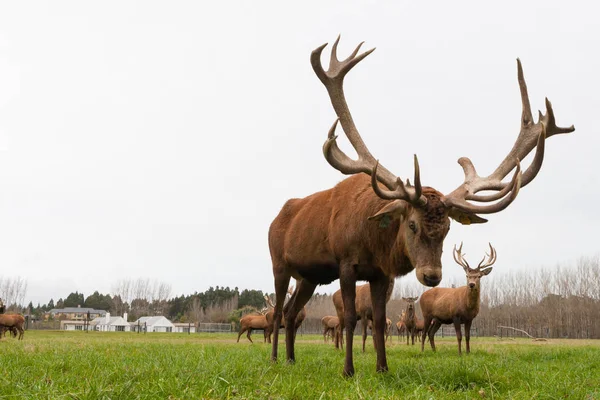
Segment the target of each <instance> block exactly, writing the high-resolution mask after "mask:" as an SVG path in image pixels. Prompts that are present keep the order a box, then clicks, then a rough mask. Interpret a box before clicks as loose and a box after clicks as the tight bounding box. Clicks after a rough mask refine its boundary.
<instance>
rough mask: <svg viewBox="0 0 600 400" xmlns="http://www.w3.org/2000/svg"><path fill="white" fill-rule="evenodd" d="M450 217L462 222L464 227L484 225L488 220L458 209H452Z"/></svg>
mask: <svg viewBox="0 0 600 400" xmlns="http://www.w3.org/2000/svg"><path fill="white" fill-rule="evenodd" d="M448 216H449V217H450V218H452V219H453V220H455V221H456V222H460V223H461V224H463V225H471V224H484V223H486V222H487V221H488V220H487V219H485V218H481V217H480V216H479V215H477V214H473V213H470V212H467V211H462V210H459V209H458V208H456V207H452V208H450V212H449V213H448Z"/></svg>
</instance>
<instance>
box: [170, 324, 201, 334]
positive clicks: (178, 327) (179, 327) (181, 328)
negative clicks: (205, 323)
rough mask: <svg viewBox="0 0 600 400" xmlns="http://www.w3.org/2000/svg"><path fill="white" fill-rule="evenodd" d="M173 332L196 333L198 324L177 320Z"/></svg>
mask: <svg viewBox="0 0 600 400" xmlns="http://www.w3.org/2000/svg"><path fill="white" fill-rule="evenodd" d="M173 325H174V328H173V332H178V333H196V325H195V324H193V323H187V322H175V323H173Z"/></svg>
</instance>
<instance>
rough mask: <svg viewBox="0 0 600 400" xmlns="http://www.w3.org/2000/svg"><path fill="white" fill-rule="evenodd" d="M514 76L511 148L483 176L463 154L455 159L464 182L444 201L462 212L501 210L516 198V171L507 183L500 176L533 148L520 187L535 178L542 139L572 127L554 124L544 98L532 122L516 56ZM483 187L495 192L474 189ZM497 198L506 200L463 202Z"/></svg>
mask: <svg viewBox="0 0 600 400" xmlns="http://www.w3.org/2000/svg"><path fill="white" fill-rule="evenodd" d="M517 76H518V82H519V90H520V93H521V103H522V114H521V130H520V133H519V135H518V137H517V140H516V142H515V144H514V145H513V148H512V150H511V151H510V152H509V153H508V155H507V156H506V157H505V158H504V160H503V161H502V162H501V163H500V165H499V166H498V168H496V170H495V171H494V172H493V173H492V174H491V175H489V176H488V177H485V178H482V177H480V176H478V175H477V172H476V170H475V167H474V165H473V163H472V162H471V160H469V159H468V158H466V157H463V158H461V159H459V160H458V162H459V164H460V165H461V166H462V167H463V170H464V173H465V181H464V183H463V184H461V185H460V186H459V187H458V188H457V189H455V190H454V191H453V192H451V193H450V194H449V195H447V196H445V198H444V202H445V203H446V204H447V205H449V206H456V207H458V208H460V209H462V210H463V211H467V212H474V213H488V214H489V213H495V212H498V211H501V210H502V209H504V208H505V207H507V206H508V205H509V204H510V203H511V202H512V200H514V198H515V197H516V193H515V192H514V190H515V185H514V183H515V180H516V179H517V178H518V177H517V175H518V174H517V173H516V172H515V175H514V176H513V180H512V181H511V182H502V179H504V178H505V177H506V176H507V175H508V173H510V171H511V170H513V169H514V168H515V167H516V168H517V170H518V169H519V160H523V159H524V158H525V157H526V156H527V155H528V154H529V153H530V152H531V150H533V148H534V147H535V149H536V152H535V156H534V158H533V161H532V163H531V165H530V166H529V167H528V168H527V169H526V170H525V171H524V172H523V174H522V178H521V184H520V187H524V186H526V185H527V184H529V183H530V182H531V181H532V180H533V179H534V178H535V177H536V175H537V174H538V172H539V171H540V169H541V167H542V163H543V160H544V151H545V140H546V138H548V137H550V136H552V135H555V134H560V133H569V132H573V131H574V130H575V127H574V126H570V127H568V128H561V127H558V126H557V125H556V121H555V118H554V111H553V109H552V104H551V103H550V101H548V99H546V110H547V112H546V114H545V115H543V114H542V113H540V119H539V121H538V122H537V123H535V124H534V123H533V115H532V113H531V105H530V102H529V94H528V92H527V84H526V83H525V78H524V74H523V67H522V65H521V61H520V60H519V59H517ZM484 190H493V191H496V192H495V193H492V194H488V195H477V194H476V193H477V192H480V191H484ZM509 193H511V194H509ZM509 198H512V200H510V201H509V200H507V199H509ZM499 199H504V200H506V203H504V204H503V206H499V204H500V203H503V201H504V200H503V201H501V202H499V203H496V204H494V205H492V206H489V207H482V206H477V205H474V204H472V203H470V202H468V201H467V200H471V201H476V202H490V201H496V200H499Z"/></svg>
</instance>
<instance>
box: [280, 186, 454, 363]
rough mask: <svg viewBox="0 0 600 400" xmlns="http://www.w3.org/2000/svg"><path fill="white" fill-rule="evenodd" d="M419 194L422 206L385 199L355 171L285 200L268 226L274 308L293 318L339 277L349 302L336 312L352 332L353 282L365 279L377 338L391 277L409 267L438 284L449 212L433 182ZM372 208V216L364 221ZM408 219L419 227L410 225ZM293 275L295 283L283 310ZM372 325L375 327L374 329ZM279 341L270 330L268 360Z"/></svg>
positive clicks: (290, 338)
mask: <svg viewBox="0 0 600 400" xmlns="http://www.w3.org/2000/svg"><path fill="white" fill-rule="evenodd" d="M423 194H424V195H425V197H426V198H427V199H428V203H427V204H428V205H427V206H426V207H424V208H415V207H413V206H411V205H410V204H408V203H406V202H404V201H402V200H395V201H390V200H383V199H381V198H379V197H378V196H377V195H376V194H375V193H374V192H373V189H372V187H371V182H370V179H369V177H368V176H366V175H362V174H359V175H353V176H351V177H349V178H347V179H345V180H343V181H342V182H340V183H339V184H337V185H336V186H335V187H334V188H332V189H329V190H325V191H322V192H318V193H315V194H312V195H310V196H308V197H305V198H303V199H292V200H289V201H288V202H286V204H285V205H284V206H283V208H282V210H281V212H280V213H279V215H278V216H277V217H276V218H275V220H274V221H273V223H272V224H271V227H270V229H269V248H270V251H271V259H272V261H273V275H274V277H275V293H276V307H275V312H276V313H280V314H279V315H285V318H286V319H288V318H289V319H290V320H293V319H294V318H295V317H296V314H297V313H298V312H299V311H300V310H301V309H302V307H304V305H305V304H306V302H307V301H308V300H309V299H310V297H311V296H312V294H313V292H314V290H315V288H316V286H317V285H322V284H328V283H330V282H332V281H333V280H335V279H338V278H339V279H340V287H341V291H342V292H343V293H345V296H342V297H343V301H342V303H343V304H344V305H350V304H352V306H348V307H344V315H343V316H340V315H339V314H338V318H340V324H341V326H342V327H343V328H344V329H346V331H348V332H353V331H354V328H355V326H356V321H357V316H356V313H355V310H354V308H355V307H354V300H355V299H354V297H355V287H356V281H357V280H366V281H369V282H370V284H371V296H372V298H373V299H374V300H375V302H376V306H375V307H373V312H372V315H373V319H374V320H377V319H379V321H378V323H377V322H376V323H375V326H376V329H375V331H374V340H375V341H376V342H377V341H378V340H381V342H383V341H384V327H385V326H386V324H385V304H386V302H387V300H388V298H387V297H386V295H387V293H388V289H389V287H390V282H391V281H393V279H394V278H395V277H397V276H401V275H406V274H408V273H409V272H411V271H413V270H416V272H417V278H418V279H419V280H420V281H421V282H422V283H423V284H426V285H430V286H435V285H437V284H438V282H439V280H440V279H441V276H442V266H441V255H442V245H443V239H444V237H445V236H446V234H447V232H448V229H449V226H450V220H449V218H448V212H449V211H448V209H447V208H446V207H445V206H444V205H443V204H442V203H441V201H440V198H441V196H442V195H441V194H440V193H439V192H437V191H436V190H435V189H432V188H423ZM386 207H387V208H386ZM384 208H386V210H388V211H389V212H387V211H386V210H384V211H386V213H384V214H385V215H386V217H385V218H384V214H382V213H381V211H382V209H384ZM377 213H379V215H378V216H377V219H376V220H369V217H371V216H374V215H375V214H377ZM382 218H383V219H382ZM409 222H410V224H409ZM413 223H414V224H415V225H416V227H417V228H416V229H417V234H415V233H413V231H412V229H411V228H410V225H412V224H413ZM292 277H293V278H295V279H296V280H297V282H298V285H297V287H296V290H295V291H294V294H293V295H292V298H291V299H290V301H289V302H288V303H287V304H286V305H285V311H283V308H284V305H283V301H284V297H285V292H286V290H287V287H288V285H289V281H290V279H291V278H292ZM342 321H343V322H342ZM342 324H343V325H342ZM377 326H379V327H381V329H380V332H379V328H377ZM286 333H287V334H286V353H287V359H288V360H290V361H293V360H295V355H294V335H293V332H292V331H289V332H288V331H286ZM277 346H278V335H277V333H275V336H274V340H273V351H272V355H271V358H272V359H273V360H276V359H277ZM377 370H378V371H385V370H387V360H386V357H385V348H384V346H381V350H377ZM344 373H345V374H346V375H352V374H353V373H354V366H353V362H352V335H347V337H346V362H345V366H344Z"/></svg>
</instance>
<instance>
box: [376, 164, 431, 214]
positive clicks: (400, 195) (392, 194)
mask: <svg viewBox="0 0 600 400" xmlns="http://www.w3.org/2000/svg"><path fill="white" fill-rule="evenodd" d="M378 167H379V160H377V161H376V162H375V167H373V172H372V173H371V186H372V187H373V191H374V192H375V193H376V194H377V196H379V197H381V198H382V199H386V200H397V199H403V200H406V201H408V202H409V203H411V204H418V205H425V204H426V203H427V199H426V198H425V196H422V192H423V189H422V187H421V178H420V175H419V161H418V160H417V155H416V154H415V186H414V187H413V186H411V185H410V182H409V181H408V179H407V181H406V185H404V183H402V179H400V178H397V179H396V188H395V189H394V190H385V189H381V188H380V187H379V184H378V183H377V168H378Z"/></svg>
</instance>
